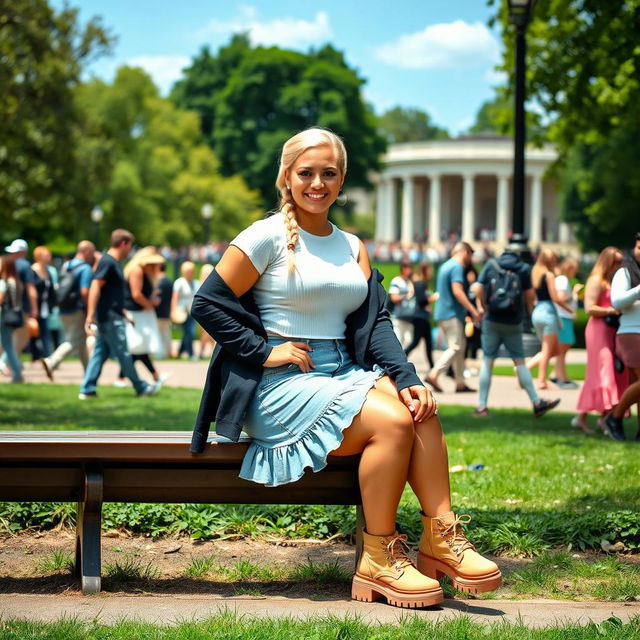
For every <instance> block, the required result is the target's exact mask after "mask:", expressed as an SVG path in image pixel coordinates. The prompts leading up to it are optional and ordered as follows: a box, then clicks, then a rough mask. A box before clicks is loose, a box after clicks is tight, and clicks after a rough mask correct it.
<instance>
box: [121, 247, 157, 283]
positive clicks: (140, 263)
mask: <svg viewBox="0 0 640 640" xmlns="http://www.w3.org/2000/svg"><path fill="white" fill-rule="evenodd" d="M150 258H152V260H151V261H150ZM160 258H162V260H160ZM161 262H164V258H163V257H162V255H161V254H160V252H159V251H158V250H157V249H156V248H155V247H153V246H151V245H149V246H146V247H142V249H138V251H136V254H135V255H134V256H133V258H131V260H129V262H127V264H126V266H125V268H124V278H125V280H129V276H130V275H131V272H132V271H133V270H134V269H135V268H136V267H140V268H142V267H144V266H145V265H147V264H150V263H154V264H160V263H161Z"/></svg>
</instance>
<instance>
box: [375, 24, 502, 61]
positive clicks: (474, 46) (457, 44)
mask: <svg viewBox="0 0 640 640" xmlns="http://www.w3.org/2000/svg"><path fill="white" fill-rule="evenodd" d="M499 55H500V45H499V44H498V41H497V40H496V38H495V37H494V36H493V35H492V33H491V32H490V31H489V29H487V27H486V26H485V25H484V24H482V23H481V22H475V23H473V24H469V23H468V22H464V21H463V20H456V21H455V22H449V23H445V24H432V25H429V26H428V27H426V28H425V29H423V30H422V31H418V32H417V33H411V34H405V35H401V36H400V37H399V38H398V39H396V40H395V41H393V42H388V43H386V44H383V45H380V46H379V47H377V48H376V50H375V56H376V58H378V60H381V61H382V62H385V63H387V64H389V65H392V66H395V67H402V68H405V69H437V68H440V69H442V68H452V67H478V66H483V65H486V64H495V63H496V62H497V61H498V59H499Z"/></svg>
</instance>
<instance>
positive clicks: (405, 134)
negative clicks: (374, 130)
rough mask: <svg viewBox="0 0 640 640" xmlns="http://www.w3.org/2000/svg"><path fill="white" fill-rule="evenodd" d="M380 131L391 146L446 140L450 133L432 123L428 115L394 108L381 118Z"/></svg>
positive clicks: (418, 111)
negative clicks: (394, 144)
mask: <svg viewBox="0 0 640 640" xmlns="http://www.w3.org/2000/svg"><path fill="white" fill-rule="evenodd" d="M380 131H381V132H382V135H383V136H384V137H385V138H386V140H387V142H389V143H390V144H393V143H396V142H422V141H425V140H446V139H447V138H449V132H448V131H447V130H446V129H442V128H441V127H438V126H436V125H434V124H432V123H431V117H430V116H429V114H428V113H425V112H424V111H421V110H420V109H412V108H411V107H399V106H398V107H394V108H393V109H389V110H388V111H385V113H383V114H382V115H381V116H380Z"/></svg>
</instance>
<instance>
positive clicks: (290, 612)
mask: <svg viewBox="0 0 640 640" xmlns="http://www.w3.org/2000/svg"><path fill="white" fill-rule="evenodd" d="M224 611H231V612H235V613H237V614H238V615H239V616H243V617H248V618H258V619H259V618H264V617H268V618H282V617H289V618H296V619H301V620H304V619H309V618H318V617H323V616H328V615H331V616H336V617H338V618H345V617H349V618H351V619H353V617H354V616H357V617H358V619H360V620H361V621H362V622H364V623H367V624H396V623H398V622H400V621H401V619H406V618H407V617H408V616H412V615H415V616H417V617H419V618H421V619H423V620H428V621H431V622H436V621H442V620H450V619H452V618H455V617H458V616H461V615H466V616H469V617H470V618H471V619H472V620H473V621H475V622H478V623H481V624H487V625H492V624H496V623H500V622H508V623H511V624H515V623H523V624H525V625H526V626H528V627H536V628H538V627H546V626H549V625H554V624H558V625H559V624H562V625H566V624H574V625H586V624H588V623H589V622H595V623H596V624H599V623H601V622H603V621H604V620H606V619H607V618H609V617H611V616H615V617H617V618H619V619H620V620H622V621H623V622H628V621H629V619H630V618H633V617H635V616H638V615H640V603H638V602H593V601H590V602H571V601H567V600H453V599H447V600H445V601H444V603H443V604H442V605H441V606H439V607H433V608H431V609H423V610H418V611H413V610H412V611H409V610H407V609H398V608H395V607H390V606H388V605H386V604H384V603H381V602H374V603H364V602H354V601H352V600H350V599H347V598H344V599H334V598H332V599H327V600H318V599H313V600H311V599H308V598H297V597H262V596H234V597H220V596H216V595H213V594H212V595H205V596H203V595H201V594H197V595H196V594H187V593H185V594H181V595H172V596H165V595H158V596H149V595H140V596H123V595H115V594H104V593H103V594H98V595H95V596H81V595H66V594H63V595H40V594H38V595H32V594H15V593H12V594H0V619H5V620H6V619H11V618H19V619H28V620H32V621H39V622H51V621H55V620H59V619H61V618H66V619H76V620H78V621H86V622H92V621H94V620H95V621H97V622H99V623H100V624H114V623H117V622H119V621H122V620H123V619H127V620H139V621H145V622H152V623H155V624H177V623H180V622H185V621H198V620H203V619H206V618H207V617H210V616H213V615H216V614H217V613H221V612H224Z"/></svg>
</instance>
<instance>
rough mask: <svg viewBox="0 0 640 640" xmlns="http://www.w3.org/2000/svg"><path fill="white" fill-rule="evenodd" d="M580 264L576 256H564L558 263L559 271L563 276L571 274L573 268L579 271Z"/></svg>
mask: <svg viewBox="0 0 640 640" xmlns="http://www.w3.org/2000/svg"><path fill="white" fill-rule="evenodd" d="M578 266H579V265H578V261H577V260H576V259H575V258H571V257H567V258H563V259H562V260H561V261H560V264H559V265H558V273H559V274H561V275H563V276H566V275H569V271H571V270H572V269H574V270H575V271H576V272H577V271H578Z"/></svg>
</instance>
